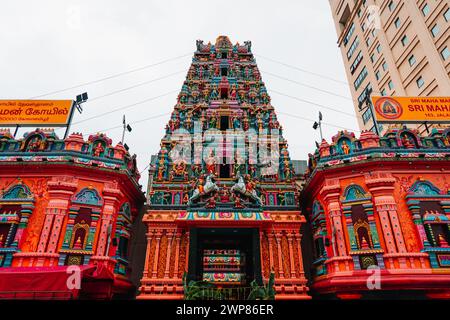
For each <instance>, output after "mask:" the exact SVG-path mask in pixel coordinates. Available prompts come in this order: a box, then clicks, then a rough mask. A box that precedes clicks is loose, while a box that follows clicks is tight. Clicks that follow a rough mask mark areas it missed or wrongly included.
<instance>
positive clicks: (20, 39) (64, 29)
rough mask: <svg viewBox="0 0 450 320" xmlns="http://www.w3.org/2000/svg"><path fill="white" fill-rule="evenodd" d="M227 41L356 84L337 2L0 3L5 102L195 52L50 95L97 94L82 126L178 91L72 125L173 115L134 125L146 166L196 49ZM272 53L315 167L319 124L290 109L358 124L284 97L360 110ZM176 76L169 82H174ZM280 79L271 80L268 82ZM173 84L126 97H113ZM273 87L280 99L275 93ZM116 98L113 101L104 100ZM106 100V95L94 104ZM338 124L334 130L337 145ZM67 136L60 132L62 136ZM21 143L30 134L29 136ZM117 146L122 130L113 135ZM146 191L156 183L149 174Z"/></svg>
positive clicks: (336, 87) (332, 85) (264, 68)
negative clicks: (346, 59) (345, 59)
mask: <svg viewBox="0 0 450 320" xmlns="http://www.w3.org/2000/svg"><path fill="white" fill-rule="evenodd" d="M218 35H228V36H229V38H230V40H231V41H232V42H233V43H236V42H240V43H243V42H244V41H246V40H251V41H252V50H253V53H254V54H256V55H260V56H262V57H268V58H271V59H274V60H279V61H282V62H285V63H287V64H289V65H293V66H296V67H298V68H302V69H306V70H310V71H312V72H315V73H320V74H323V75H326V76H327V77H331V78H334V79H338V80H340V81H342V82H346V77H345V72H344V67H343V63H342V58H341V54H340V52H339V49H338V47H337V45H336V41H337V36H336V32H335V29H334V25H333V21H332V17H331V13H330V8H329V4H328V1H327V0H278V1H271V0H258V1H248V0H247V1H243V0H240V1H237V0H227V1H212V0H195V1H186V0H164V1H162V0H160V1H155V0H150V1H149V0H145V1H144V0H142V1H137V0H134V1H132V0H130V1H117V0H107V1H106V0H95V1H94V0H90V1H61V0H55V1H50V0H40V1H31V0H29V1H23V0H14V1H10V0H2V1H1V5H0V48H1V49H0V75H1V76H0V99H27V98H32V97H36V96H40V95H43V94H46V93H49V92H53V91H56V90H60V89H64V88H68V87H73V86H76V85H79V84H81V83H86V82H90V81H93V80H97V79H101V78H104V77H107V76H110V75H113V74H117V73H121V72H126V71H128V70H132V69H135V68H139V67H142V66H147V65H150V64H153V63H158V62H160V61H164V60H167V59H170V58H174V57H178V56H183V55H186V54H189V56H185V57H183V58H180V59H177V60H172V61H170V62H167V63H163V64H160V65H157V66H155V67H152V68H146V69H143V70H141V71H139V72H134V73H129V74H126V75H124V76H120V77H115V78H113V79H109V80H106V81H101V82H98V83H95V84H90V85H85V86H82V87H80V88H75V89H72V90H67V91H64V92H60V93H57V94H50V95H45V96H42V97H40V99H74V98H75V96H76V95H77V94H79V93H82V92H84V91H87V92H88V93H89V97H90V100H91V102H88V103H86V104H85V105H84V112H83V114H81V115H80V114H76V115H75V118H74V123H76V122H79V121H82V120H86V119H88V118H90V117H93V116H96V115H100V114H102V113H105V112H108V111H110V110H113V109H117V108H120V107H123V106H127V105H130V104H134V103H137V102H140V101H143V100H148V99H150V98H153V97H157V96H160V95H162V94H165V93H168V92H171V91H174V90H176V91H177V92H173V93H171V94H169V95H166V96H164V97H161V98H158V99H154V100H149V101H147V102H145V103H141V104H137V105H135V106H133V107H130V108H128V109H125V110H123V111H117V112H113V113H110V114H108V115H105V116H101V117H98V118H95V119H91V120H88V121H84V122H82V123H79V124H74V125H73V126H72V128H71V132H72V131H77V132H82V133H84V134H85V138H86V139H87V137H88V134H90V133H94V132H98V131H101V132H105V129H109V128H111V127H115V126H120V125H121V122H122V116H123V114H124V113H125V114H126V116H127V120H128V121H129V122H133V121H139V120H142V119H146V118H149V117H152V116H157V115H163V116H160V117H157V118H154V119H152V120H148V121H142V122H140V123H136V124H134V125H132V127H133V131H132V132H131V134H128V135H127V136H126V139H125V142H126V143H127V144H128V145H129V146H130V152H132V153H136V154H137V155H138V166H139V168H140V170H143V169H144V168H145V167H146V166H147V164H148V162H149V159H150V156H151V155H152V154H154V153H156V152H157V151H158V147H159V142H160V139H161V137H162V136H163V133H164V127H165V124H166V123H167V121H168V119H169V115H164V114H168V113H170V112H171V111H172V110H173V107H174V105H175V103H176V97H177V94H178V91H179V90H180V89H181V85H182V83H183V80H184V78H185V75H186V72H187V69H188V68H189V65H190V61H191V58H192V54H193V52H194V50H195V40H197V39H203V40H204V41H205V42H206V43H207V42H208V41H211V42H214V41H215V39H216V37H217V36H218ZM262 57H257V63H258V66H259V68H260V71H261V73H262V78H263V81H264V82H265V83H266V86H267V88H268V91H269V94H270V95H271V97H272V104H273V105H274V107H275V110H276V111H277V112H278V116H279V121H280V123H281V124H282V125H283V127H284V136H285V137H286V138H287V140H288V142H289V151H290V153H291V156H292V158H293V159H306V158H307V154H308V153H310V152H313V151H314V149H315V144H314V141H315V140H317V141H319V140H320V139H319V132H318V131H314V130H313V129H312V124H313V123H312V122H308V121H305V120H301V119H297V118H294V117H292V116H288V115H286V114H284V113H289V114H292V115H298V116H301V117H306V118H311V119H315V118H317V113H318V111H319V110H321V111H322V113H323V115H324V121H325V122H328V123H333V124H335V125H338V126H342V127H347V128H354V129H358V126H357V122H356V119H355V118H354V117H351V116H348V115H343V114H340V113H337V112H334V111H329V110H327V109H324V108H320V107H317V106H314V105H311V104H308V103H304V102H300V101H298V100H294V99H292V98H289V97H286V96H282V95H280V94H278V93H275V92H273V91H277V92H280V93H284V94H286V95H289V96H293V97H298V98H301V99H306V100H310V101H313V102H315V103H319V104H323V105H326V106H329V107H331V108H334V109H340V110H342V111H344V112H347V113H350V114H354V111H353V104H352V101H351V98H350V91H349V89H348V86H346V85H345V84H343V83H342V82H336V81H330V80H327V79H325V78H321V77H317V76H313V75H311V74H308V73H304V72H300V71H298V70H295V69H292V68H288V67H285V66H282V65H279V64H276V63H273V62H271V61H269V60H265V59H263V58H262ZM179 71H183V72H182V73H177V74H175V75H172V76H169V77H166V76H167V75H171V74H174V73H176V72H179ZM266 72H267V73H270V74H271V75H269V74H267V73H266ZM273 75H277V76H279V77H283V78H287V79H291V80H294V81H296V82H301V83H305V84H308V85H310V86H315V87H320V88H322V89H324V90H328V91H332V92H334V93H336V94H337V95H341V96H344V97H347V98H343V97H338V96H336V95H330V94H326V93H323V92H320V91H317V90H313V89H310V88H306V87H302V86H299V85H298V84H295V83H293V82H289V81H286V80H283V79H280V78H277V77H275V76H273ZM162 77H166V78H164V79H162V80H159V81H154V82H151V83H147V84H146V85H142V86H140V87H137V88H134V89H131V90H125V91H122V92H119V93H116V94H111V95H108V94H110V93H112V92H116V91H118V90H121V89H124V88H128V87H130V86H133V85H136V84H139V83H142V82H146V81H149V80H152V79H158V78H162ZM272 90H273V91H272ZM104 95H108V96H106V97H102V96H104ZM95 98H98V99H95ZM337 131H338V128H335V127H330V126H328V125H324V127H323V132H324V137H325V138H326V139H327V140H330V138H331V136H332V135H334V134H335V133H336V132H337ZM63 132H64V131H63V130H61V129H60V130H58V133H59V135H60V136H62V135H63ZM19 133H20V135H23V133H24V130H23V129H22V130H21V131H19ZM106 133H107V135H108V136H109V137H111V138H112V139H113V141H114V143H117V142H118V141H119V140H120V139H121V134H122V130H121V128H116V129H112V130H106ZM141 183H142V184H143V185H144V186H145V185H146V184H147V171H145V172H144V173H143V179H142V180H141Z"/></svg>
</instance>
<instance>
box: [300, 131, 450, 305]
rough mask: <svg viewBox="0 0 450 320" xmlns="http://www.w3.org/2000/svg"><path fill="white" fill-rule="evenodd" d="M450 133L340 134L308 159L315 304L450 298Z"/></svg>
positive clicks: (306, 208) (306, 193)
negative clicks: (322, 301) (323, 300)
mask: <svg viewBox="0 0 450 320" xmlns="http://www.w3.org/2000/svg"><path fill="white" fill-rule="evenodd" d="M449 130H450V129H447V130H444V129H434V130H433V131H432V133H431V134H430V135H429V136H420V135H418V133H417V132H416V131H412V130H408V129H406V128H403V129H393V130H389V131H388V132H386V133H385V134H384V136H382V137H378V136H376V135H375V134H374V133H372V132H371V131H363V132H362V133H361V135H360V137H359V138H357V137H356V136H355V135H354V134H352V133H348V132H340V133H338V134H337V135H336V136H334V137H333V138H332V142H331V143H328V142H326V141H325V140H324V141H322V143H321V144H320V148H319V149H318V150H316V152H315V153H314V154H313V155H310V156H309V163H308V171H307V174H306V185H305V187H304V190H303V193H302V207H303V212H305V214H307V216H308V220H309V221H308V222H309V224H310V227H311V231H312V238H313V246H314V259H313V262H312V269H313V279H312V285H311V289H312V292H314V294H315V295H319V296H322V297H324V296H333V297H339V298H369V297H372V298H373V297H389V296H390V295H391V297H394V296H392V295H395V297H396V298H398V297H402V296H404V297H406V296H407V297H414V296H416V297H424V298H425V297H428V298H450V289H449V288H450V246H449V242H450V233H449V228H450V175H449V174H448V173H449V172H450V131H449Z"/></svg>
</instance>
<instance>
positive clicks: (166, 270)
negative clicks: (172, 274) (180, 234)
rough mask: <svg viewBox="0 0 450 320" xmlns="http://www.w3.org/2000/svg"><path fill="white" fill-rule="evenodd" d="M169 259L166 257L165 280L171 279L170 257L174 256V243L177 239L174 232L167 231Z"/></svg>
mask: <svg viewBox="0 0 450 320" xmlns="http://www.w3.org/2000/svg"><path fill="white" fill-rule="evenodd" d="M166 236H167V254H166V255H167V257H166V269H165V270H164V278H165V279H167V278H169V268H170V257H171V256H172V242H173V239H174V237H175V233H174V232H173V230H169V231H167V234H166Z"/></svg>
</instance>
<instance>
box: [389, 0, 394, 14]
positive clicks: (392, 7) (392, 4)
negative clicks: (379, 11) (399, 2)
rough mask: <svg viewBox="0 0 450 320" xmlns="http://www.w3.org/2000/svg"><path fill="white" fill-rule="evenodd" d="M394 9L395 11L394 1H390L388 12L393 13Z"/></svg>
mask: <svg viewBox="0 0 450 320" xmlns="http://www.w3.org/2000/svg"><path fill="white" fill-rule="evenodd" d="M394 9H395V3H394V1H391V2H389V11H391V12H392V11H394Z"/></svg>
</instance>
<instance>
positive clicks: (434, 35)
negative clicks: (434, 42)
mask: <svg viewBox="0 0 450 320" xmlns="http://www.w3.org/2000/svg"><path fill="white" fill-rule="evenodd" d="M439 31H440V30H439V26H438V25H437V24H435V25H434V27H433V28H432V29H431V34H432V35H433V37H435V38H436V36H437V35H438V34H439Z"/></svg>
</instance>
